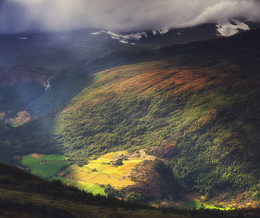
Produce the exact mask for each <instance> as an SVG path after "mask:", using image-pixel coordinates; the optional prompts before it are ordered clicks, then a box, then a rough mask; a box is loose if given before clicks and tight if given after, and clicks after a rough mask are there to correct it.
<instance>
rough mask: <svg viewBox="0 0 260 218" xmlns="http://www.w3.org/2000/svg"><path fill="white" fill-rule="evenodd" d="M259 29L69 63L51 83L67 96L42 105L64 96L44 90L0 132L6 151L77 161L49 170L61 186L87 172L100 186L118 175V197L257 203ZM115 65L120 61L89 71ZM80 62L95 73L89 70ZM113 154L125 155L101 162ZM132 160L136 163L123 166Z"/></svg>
mask: <svg viewBox="0 0 260 218" xmlns="http://www.w3.org/2000/svg"><path fill="white" fill-rule="evenodd" d="M259 35H260V32H259V31H252V32H248V33H245V34H241V35H238V36H235V37H233V38H229V39H221V40H213V41H207V42H198V43H191V44H187V45H179V46H173V47H168V48H164V49H162V50H158V51H156V52H132V53H131V52H125V53H124V52H122V53H119V54H114V55H111V56H110V57H109V58H108V59H102V60H99V61H98V60H97V61H96V62H93V63H92V64H93V65H88V64H84V63H83V64H80V65H77V66H76V67H75V68H71V69H70V70H68V71H66V72H67V74H65V75H66V77H64V80H62V79H61V80H59V81H57V84H59V86H57V87H60V88H62V84H63V85H64V84H68V87H69V88H68V89H66V88H67V87H66V88H65V90H66V91H65V93H71V95H69V97H68V98H67V96H65V97H64V99H63V100H62V101H61V102H62V103H58V104H57V105H58V106H55V107H52V106H53V105H48V104H47V105H46V104H45V103H46V102H49V101H50V99H56V101H54V104H56V103H57V102H59V101H60V99H59V98H58V97H59V96H62V93H63V92H62V89H56V91H55V92H53V90H52V91H50V92H49V93H48V94H47V95H45V97H46V99H47V100H46V101H44V98H45V97H43V98H40V99H42V100H43V101H37V102H39V105H36V106H37V107H38V108H39V109H40V110H43V111H45V113H46V112H50V113H49V114H47V115H46V116H43V117H42V118H41V119H37V120H34V121H33V122H30V123H28V124H25V125H23V126H21V127H18V128H16V129H13V128H12V129H7V130H5V132H4V137H3V141H4V142H5V143H7V144H8V143H9V144H8V146H7V147H9V148H10V150H11V153H10V156H9V157H10V159H11V158H13V157H14V156H15V155H16V156H15V157H17V155H19V157H17V158H16V160H19V159H22V157H21V155H25V154H32V153H42V154H53V153H55V154H65V156H67V157H70V161H72V162H73V163H75V164H77V165H76V166H71V167H70V168H68V169H66V170H63V171H62V172H61V174H57V175H56V176H59V178H62V179H64V180H66V181H67V182H69V183H70V182H75V180H78V181H79V180H80V182H85V183H87V181H86V180H85V178H91V182H92V184H91V185H94V183H97V184H96V185H99V187H101V188H102V187H103V189H104V185H108V184H110V185H112V186H113V183H114V182H106V181H108V180H109V179H111V181H112V180H113V179H115V180H114V181H118V180H119V181H127V182H129V183H131V186H127V185H129V183H126V184H125V186H124V187H122V186H116V185H115V186H114V187H113V188H114V189H116V190H119V191H120V192H121V193H120V194H121V195H123V197H127V196H128V195H130V194H131V193H133V194H131V195H130V196H129V197H131V196H132V195H133V196H134V197H140V196H145V197H144V198H142V200H146V201H148V200H153V201H154V202H157V203H158V202H159V203H162V201H163V200H165V201H166V202H167V203H169V202H170V203H173V204H178V203H179V200H180V198H181V196H180V195H181V194H183V195H185V198H188V197H187V195H188V194H191V193H193V194H194V193H197V194H196V195H195V197H191V199H192V200H194V199H195V200H196V201H199V202H200V203H202V204H203V205H209V204H214V205H218V206H219V207H225V208H231V207H245V206H246V207H249V206H252V207H255V206H259V203H258V202H259V167H258V166H259V158H258V157H259V142H258V139H259V137H260V135H259V132H260V131H259V127H260V124H259V119H258V117H260V110H259V103H260V102H259V97H258V96H259V94H260V90H259V87H260V86H259V85H260V79H259V69H260V65H259V57H260V53H259V51H260V50H259V46H260V43H259ZM117 59H118V60H119V63H118V62H116V60H117ZM147 60H150V61H147ZM138 61H139V62H140V63H137V62H138ZM102 62H104V63H103V65H101V66H98V63H102ZM127 63H128V65H125V64H127ZM129 63H130V64H129ZM120 65H123V66H120ZM114 66H120V67H115V68H110V69H105V70H103V71H100V72H97V71H99V69H102V67H104V68H108V67H114ZM88 67H90V69H91V72H92V73H94V72H97V73H94V74H91V75H90V74H88V72H90V71H88V69H89V68H88ZM71 72H75V73H76V72H78V74H75V76H73V77H71V75H72V74H71ZM82 76H83V77H82ZM70 78H71V80H70ZM80 78H83V79H82V83H74V81H78V82H79V81H80ZM64 81H65V82H64ZM70 81H73V82H72V83H70ZM63 82H64V83H63ZM76 84H81V85H80V86H79V87H77V86H76ZM83 86H84V87H85V89H84V90H83V91H81V90H82V88H83ZM57 90H60V92H58V91H57ZM72 90H76V91H75V92H73V91H72ZM67 91H68V92H67ZM78 93H79V94H78ZM50 96H52V97H50ZM74 96H75V97H74ZM49 97H50V98H49ZM73 97H74V98H73ZM61 98H62V97H61ZM71 99H72V100H71ZM44 107H46V108H48V109H47V110H45V109H44ZM14 136H15V139H14ZM0 145H1V144H0ZM3 146H5V145H3ZM12 148H15V149H12ZM116 151H120V152H122V153H123V154H125V153H127V157H126V158H128V160H124V159H122V160H121V161H120V160H119V159H120V158H118V159H117V160H114V159H113V158H112V159H109V160H105V161H101V160H102V159H104V156H102V155H106V154H107V153H109V152H116ZM140 154H143V155H144V156H152V157H153V159H151V160H145V159H142V158H140V157H142V155H141V156H140ZM131 155H133V156H131ZM138 155H139V156H138ZM131 158H133V159H131ZM95 159H96V160H95ZM133 160H134V161H137V160H138V161H139V163H138V164H137V165H135V166H134V167H132V166H131V167H126V166H128V165H127V164H128V161H130V162H131V161H133ZM113 161H119V162H118V163H119V166H114V165H113ZM158 163H159V164H158ZM124 164H125V165H124ZM102 166H103V168H102ZM124 166H125V167H124ZM121 167H122V168H121ZM104 169H109V172H105V170H104ZM169 169H170V170H169ZM120 170H122V171H121V172H120V173H119V172H118V171H120ZM123 172H124V173H126V174H123ZM83 173H84V175H83ZM120 175H121V177H120ZM95 176H99V178H106V179H107V180H105V179H104V180H103V181H102V179H96V180H95V178H94V177H95ZM129 178H130V179H131V180H130V181H129ZM76 182H77V181H76ZM122 183H123V182H122ZM170 184H171V185H172V186H173V187H172V186H171V185H170ZM77 185H78V184H77ZM85 185H86V186H87V185H89V184H85ZM151 187H157V188H158V189H156V191H154V192H152V191H151V190H155V189H151ZM163 187H167V190H168V193H169V195H168V196H167V194H165V193H164V192H163V191H162V190H163ZM176 187H178V188H176ZM105 188H107V187H105ZM103 189H102V190H103ZM113 191H114V190H113ZM151 194H152V196H151ZM133 196H132V197H133ZM147 196H148V197H147ZM146 197H147V198H146ZM154 202H153V203H154Z"/></svg>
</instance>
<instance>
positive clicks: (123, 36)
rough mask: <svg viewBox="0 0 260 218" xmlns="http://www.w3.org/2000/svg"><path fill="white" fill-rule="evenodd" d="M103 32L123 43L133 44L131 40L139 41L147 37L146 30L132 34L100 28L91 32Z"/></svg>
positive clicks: (97, 33)
mask: <svg viewBox="0 0 260 218" xmlns="http://www.w3.org/2000/svg"><path fill="white" fill-rule="evenodd" d="M102 33H104V34H107V35H109V36H110V37H111V38H112V39H116V40H119V42H120V43H123V44H128V43H129V44H131V45H133V43H131V42H129V40H133V41H138V40H140V39H141V38H142V37H147V35H146V33H145V32H138V33H131V34H119V33H114V32H112V31H106V30H100V31H98V32H93V33H91V34H92V35H100V34H102Z"/></svg>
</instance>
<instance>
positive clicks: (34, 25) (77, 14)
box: [0, 0, 260, 33]
mask: <svg viewBox="0 0 260 218" xmlns="http://www.w3.org/2000/svg"><path fill="white" fill-rule="evenodd" d="M233 17H244V18H247V19H250V20H258V21H260V3H259V1H257V0H160V1H158V0H0V32H1V33H7V32H8V33H13V32H23V31H60V30H71V29H79V28H98V29H109V30H119V31H128V30H141V29H166V28H172V27H187V26H194V25H198V24H202V23H206V22H225V21H227V20H228V19H230V18H233Z"/></svg>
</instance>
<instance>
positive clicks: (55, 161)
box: [22, 153, 70, 179]
mask: <svg viewBox="0 0 260 218" xmlns="http://www.w3.org/2000/svg"><path fill="white" fill-rule="evenodd" d="M22 164H23V165H24V166H26V167H28V168H29V169H30V172H31V173H32V174H34V175H36V176H39V177H41V178H43V179H52V177H54V176H55V175H56V174H57V173H59V172H60V170H61V169H62V168H64V167H66V166H68V165H69V164H70V162H69V161H68V160H67V158H66V157H65V156H63V155H55V154H50V155H43V154H36V153H34V154H30V155H25V156H23V158H22Z"/></svg>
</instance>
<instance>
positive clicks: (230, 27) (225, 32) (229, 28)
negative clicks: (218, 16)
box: [216, 20, 250, 37]
mask: <svg viewBox="0 0 260 218" xmlns="http://www.w3.org/2000/svg"><path fill="white" fill-rule="evenodd" d="M216 26H217V31H218V32H219V33H220V35H221V36H225V37H229V36H233V35H235V34H237V33H239V30H245V31H247V30H250V28H249V26H248V25H247V24H245V23H242V22H240V21H239V20H232V22H226V23H222V24H217V25H216Z"/></svg>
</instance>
